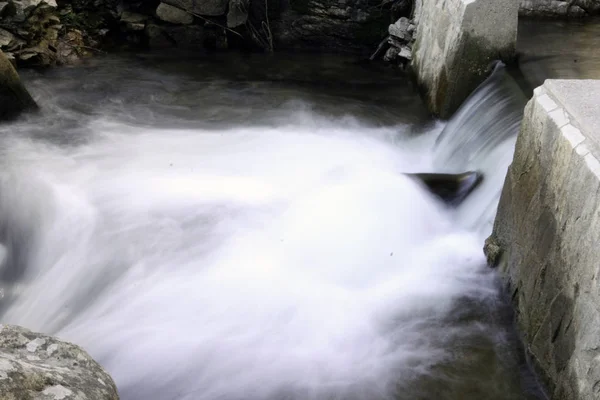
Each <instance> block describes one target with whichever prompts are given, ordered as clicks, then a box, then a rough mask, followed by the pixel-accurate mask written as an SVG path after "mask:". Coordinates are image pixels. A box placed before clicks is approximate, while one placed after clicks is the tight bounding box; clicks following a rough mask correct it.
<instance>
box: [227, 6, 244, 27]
mask: <svg viewBox="0 0 600 400" xmlns="http://www.w3.org/2000/svg"><path fill="white" fill-rule="evenodd" d="M249 3H250V2H249V1H248V0H230V1H229V11H228V12H227V26H228V27H229V28H235V27H238V26H240V25H244V24H245V23H246V21H248V10H249V8H250V4H249Z"/></svg>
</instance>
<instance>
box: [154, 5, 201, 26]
mask: <svg viewBox="0 0 600 400" xmlns="http://www.w3.org/2000/svg"><path fill="white" fill-rule="evenodd" d="M156 16H157V17H158V18H159V19H161V20H163V21H165V22H170V23H172V24H179V25H189V24H191V23H192V22H194V17H193V16H192V15H191V14H190V13H188V12H187V11H185V10H182V9H181V8H177V7H173V6H171V5H169V4H166V3H160V4H159V5H158V8H157V9H156Z"/></svg>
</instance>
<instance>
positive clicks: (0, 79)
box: [0, 51, 37, 398]
mask: <svg viewBox="0 0 600 400" xmlns="http://www.w3.org/2000/svg"><path fill="white" fill-rule="evenodd" d="M35 109H37V104H36V103H35V101H34V100H33V98H32V97H31V95H30V94H29V92H28V91H27V89H25V86H23V84H22V83H21V79H20V78H19V74H17V71H16V70H15V67H14V66H13V65H12V63H11V62H10V60H9V59H8V57H6V55H5V54H4V53H3V52H1V51H0V120H4V119H9V118H13V117H16V116H17V115H19V114H20V113H21V112H23V111H27V110H35ZM0 398H1V397H0Z"/></svg>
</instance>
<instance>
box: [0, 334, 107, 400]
mask: <svg viewBox="0 0 600 400" xmlns="http://www.w3.org/2000/svg"><path fill="white" fill-rule="evenodd" d="M0 399H5V400H58V399H61V400H118V399H119V396H118V394H117V388H116V386H115V384H114V382H113V380H112V379H111V377H110V376H109V375H108V374H107V373H106V371H104V369H102V367H101V366H100V365H99V364H98V363H96V362H95V361H94V360H93V359H92V358H91V357H90V356H89V355H88V354H87V353H86V352H85V351H84V350H82V349H81V348H80V347H78V346H75V345H73V344H71V343H67V342H63V341H61V340H58V339H56V338H53V337H50V336H46V335H43V334H40V333H34V332H31V331H29V330H27V329H24V328H21V327H18V326H10V325H0Z"/></svg>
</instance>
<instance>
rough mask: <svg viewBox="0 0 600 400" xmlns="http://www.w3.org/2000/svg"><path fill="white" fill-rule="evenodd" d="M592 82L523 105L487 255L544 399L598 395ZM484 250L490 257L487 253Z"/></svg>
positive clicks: (599, 197) (596, 152) (598, 165)
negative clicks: (494, 252) (494, 254)
mask: <svg viewBox="0 0 600 400" xmlns="http://www.w3.org/2000/svg"><path fill="white" fill-rule="evenodd" d="M599 160H600V81H592V80H548V81H546V82H545V83H544V85H543V86H542V87H540V88H538V89H536V90H535V92H534V97H533V98H532V99H531V100H530V102H529V103H528V104H527V106H526V108H525V117H524V119H523V123H522V126H521V131H520V133H519V137H518V139H517V144H516V149H515V154H514V158H513V162H512V165H511V166H510V168H509V170H508V174H507V176H506V180H505V183H504V188H503V191H502V196H501V199H500V204H499V207H498V213H497V216H496V221H495V224H494V230H493V233H492V236H491V237H490V238H489V239H488V241H487V243H488V246H492V247H490V249H497V248H500V252H501V256H500V261H499V262H498V267H499V269H500V271H501V273H502V275H503V277H504V279H505V280H506V283H507V285H508V287H509V288H510V291H511V293H512V295H513V302H514V305H515V309H516V313H517V321H518V325H519V329H520V331H521V333H522V334H523V338H524V340H525V342H526V348H527V349H528V351H529V352H530V356H531V359H532V360H533V361H534V362H535V364H536V367H537V370H538V372H539V374H540V376H541V377H542V378H543V380H544V382H545V383H546V385H547V387H548V389H549V392H550V393H549V395H550V396H549V397H550V398H552V399H561V400H576V399H577V400H592V399H598V396H599V394H600V246H599V245H598V244H599V243H600V161H599ZM488 252H489V251H488Z"/></svg>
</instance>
